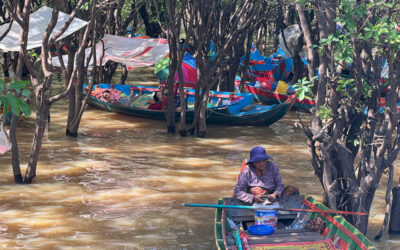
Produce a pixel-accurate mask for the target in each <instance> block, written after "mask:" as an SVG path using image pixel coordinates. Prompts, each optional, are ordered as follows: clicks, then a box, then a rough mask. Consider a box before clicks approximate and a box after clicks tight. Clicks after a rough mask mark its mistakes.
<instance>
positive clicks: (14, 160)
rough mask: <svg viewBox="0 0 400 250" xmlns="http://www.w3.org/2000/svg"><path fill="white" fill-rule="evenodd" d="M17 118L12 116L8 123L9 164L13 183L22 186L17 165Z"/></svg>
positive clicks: (19, 169)
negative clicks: (9, 142)
mask: <svg viewBox="0 0 400 250" xmlns="http://www.w3.org/2000/svg"><path fill="white" fill-rule="evenodd" d="M18 119H19V117H18V116H16V115H14V114H12V117H11V123H10V141H11V164H12V169H13V174H14V182H15V183H16V184H22V183H23V180H22V175H21V168H20V164H19V151H18V141H17V132H16V130H17V126H18Z"/></svg>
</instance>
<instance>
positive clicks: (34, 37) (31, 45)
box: [0, 6, 87, 51]
mask: <svg viewBox="0 0 400 250" xmlns="http://www.w3.org/2000/svg"><path fill="white" fill-rule="evenodd" d="M52 11H53V9H52V8H49V7H47V6H43V7H42V8H40V9H38V10H37V11H36V12H34V13H32V14H31V15H30V16H29V33H28V45H27V49H28V50H30V49H35V48H39V47H41V46H42V40H43V35H44V33H45V31H46V28H47V25H48V24H49V22H50V20H51V15H52ZM68 17H69V15H68V14H65V13H63V12H61V11H60V12H59V13H58V20H57V25H56V27H55V28H54V30H53V32H52V33H51V35H55V34H56V33H57V32H58V31H60V30H61V28H62V26H63V25H64V23H65V22H66V21H67V19H68ZM86 24H87V22H86V21H83V20H81V19H79V18H76V17H75V18H74V19H73V21H72V22H71V24H70V26H69V27H68V29H67V30H66V31H65V32H64V34H63V35H62V36H60V37H59V38H58V39H57V40H60V39H62V38H64V37H66V36H69V35H70V34H72V33H74V32H75V31H77V30H79V29H81V28H82V27H84V26H85V25H86ZM8 26H9V24H3V25H1V26H0V35H1V34H4V32H6V31H7V29H8ZM20 30H21V27H20V26H19V24H18V23H17V22H15V21H14V22H13V24H12V27H11V30H10V32H9V33H8V34H7V36H6V37H5V38H4V39H3V40H1V41H0V49H1V50H3V51H19V49H20V46H19V33H20Z"/></svg>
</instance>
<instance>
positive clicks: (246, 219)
mask: <svg viewBox="0 0 400 250" xmlns="http://www.w3.org/2000/svg"><path fill="white" fill-rule="evenodd" d="M278 203H279V207H281V208H302V209H312V210H321V211H324V210H325V211H326V210H329V208H327V207H326V206H324V205H323V204H321V203H319V202H316V201H315V200H314V199H313V198H312V197H304V196H302V195H290V196H283V197H280V198H279V199H278ZM218 204H221V205H224V204H225V205H250V204H247V203H243V202H241V201H240V200H237V199H235V198H224V199H220V200H218ZM316 218H320V219H322V221H323V222H324V223H325V225H326V227H325V229H323V231H322V232H321V233H319V232H316V231H313V230H309V229H305V228H306V227H307V226H305V225H306V224H307V221H313V220H314V219H316ZM228 220H232V221H233V222H234V223H235V224H237V225H241V226H242V228H243V229H242V230H241V232H240V234H239V235H240V239H238V236H237V235H238V233H237V231H236V233H235V229H232V228H231V227H230V224H229V222H228ZM252 224H254V211H253V210H247V209H235V208H217V209H216V213H215V240H216V245H217V248H218V249H224V250H225V249H226V250H227V249H238V246H237V245H239V244H242V246H243V249H321V250H322V249H354V250H357V249H363V250H365V249H376V248H375V247H374V246H373V245H372V243H371V242H370V241H369V240H368V239H367V238H366V237H365V236H364V235H363V234H362V233H361V232H360V231H358V230H357V229H356V228H355V227H354V226H353V225H351V224H350V223H349V222H347V221H346V220H345V219H344V218H343V217H342V216H341V215H335V214H334V213H319V212H293V211H278V223H277V224H278V226H277V229H275V231H274V233H273V234H270V235H266V236H259V235H252V234H250V233H249V232H248V227H249V226H251V225H252ZM234 233H235V234H236V241H235V238H234V236H235V235H234Z"/></svg>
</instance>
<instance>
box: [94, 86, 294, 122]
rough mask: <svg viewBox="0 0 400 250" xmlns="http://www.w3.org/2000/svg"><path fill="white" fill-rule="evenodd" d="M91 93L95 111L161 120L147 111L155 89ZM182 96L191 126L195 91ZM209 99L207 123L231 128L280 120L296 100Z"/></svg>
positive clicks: (220, 95) (226, 95)
mask: <svg viewBox="0 0 400 250" xmlns="http://www.w3.org/2000/svg"><path fill="white" fill-rule="evenodd" d="M99 89H100V91H99ZM101 90H104V91H105V90H108V91H110V90H112V91H118V93H121V94H123V95H125V96H127V97H130V98H133V99H134V101H133V102H132V103H123V102H106V101H104V100H101V98H99V93H101ZM93 91H94V93H92V95H91V96H90V97H89V98H88V104H89V105H91V106H94V107H96V108H99V109H102V110H107V111H110V112H116V113H121V114H127V115H132V116H138V117H145V118H153V119H165V112H164V111H163V110H151V109H148V108H147V107H148V101H149V100H151V99H152V96H153V94H154V92H156V91H159V88H158V87H153V86H131V85H110V84H99V85H97V87H96V89H93ZM185 96H186V101H187V110H186V122H192V121H193V117H194V110H193V107H194V105H193V104H194V100H195V97H194V96H195V91H194V90H193V89H186V92H185ZM209 96H210V99H209V102H208V105H207V111H206V121H207V123H220V124H232V125H270V124H272V123H274V122H276V121H278V120H279V119H280V118H282V117H283V116H284V115H285V114H286V113H287V112H288V111H289V110H290V108H291V107H292V105H293V103H294V101H295V99H296V98H295V95H293V96H291V97H289V98H288V99H287V100H286V101H285V102H283V103H280V104H273V105H255V104H254V96H253V94H251V93H230V92H218V91H210V95H209ZM176 118H177V120H179V118H180V113H179V112H176Z"/></svg>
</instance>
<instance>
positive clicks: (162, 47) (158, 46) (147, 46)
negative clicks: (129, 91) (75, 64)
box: [52, 34, 169, 70]
mask: <svg viewBox="0 0 400 250" xmlns="http://www.w3.org/2000/svg"><path fill="white" fill-rule="evenodd" d="M103 44H104V45H103ZM103 46H104V47H103ZM90 52H91V48H87V49H86V50H85V58H87V57H88V56H89V55H90ZM103 52H104V53H103ZM168 53H169V46H168V40H167V39H148V38H131V37H123V36H114V35H110V34H106V35H104V37H103V39H102V41H100V42H98V43H97V44H96V65H100V60H101V65H104V64H105V63H106V62H108V61H114V62H118V63H122V64H124V65H126V66H127V67H128V70H131V69H133V68H139V67H147V66H151V65H154V64H156V63H157V62H158V61H160V60H161V59H163V58H164V57H167V56H168ZM52 60H53V65H54V66H56V67H60V62H59V60H58V57H53V59H52ZM63 60H64V64H67V63H68V60H67V55H64V56H63ZM85 62H86V60H85ZM92 64H93V60H91V61H90V63H89V65H92Z"/></svg>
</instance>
